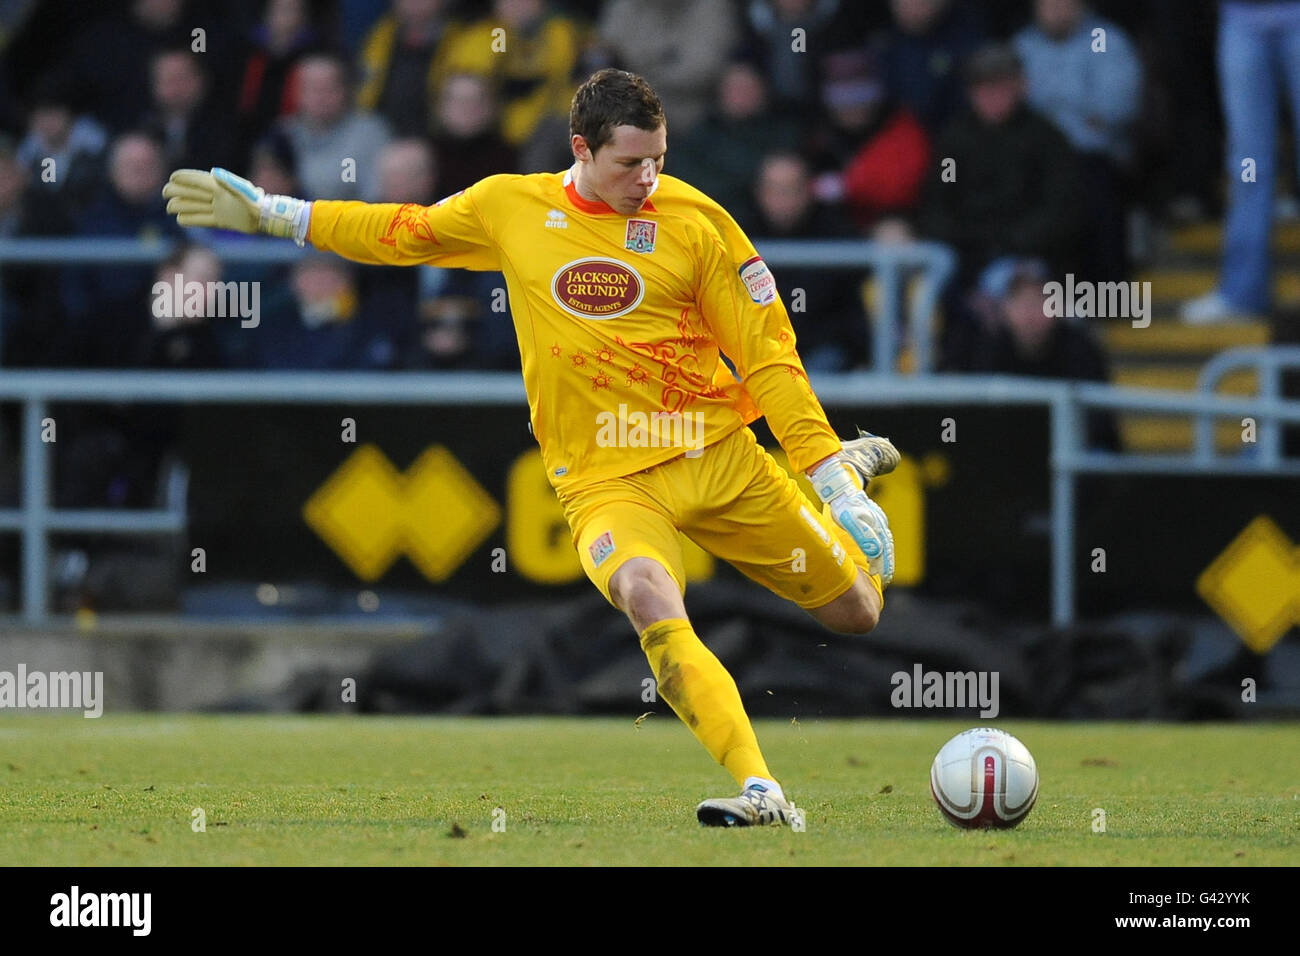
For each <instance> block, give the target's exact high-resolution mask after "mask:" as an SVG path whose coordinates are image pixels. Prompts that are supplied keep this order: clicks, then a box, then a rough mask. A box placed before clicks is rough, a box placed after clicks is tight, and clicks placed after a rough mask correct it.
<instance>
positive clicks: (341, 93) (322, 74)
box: [283, 53, 391, 199]
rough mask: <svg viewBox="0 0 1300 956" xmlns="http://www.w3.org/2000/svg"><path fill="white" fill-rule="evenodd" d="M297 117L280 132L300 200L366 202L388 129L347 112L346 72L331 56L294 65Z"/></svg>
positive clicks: (349, 96) (357, 113)
mask: <svg viewBox="0 0 1300 956" xmlns="http://www.w3.org/2000/svg"><path fill="white" fill-rule="evenodd" d="M296 83H297V88H298V112H297V113H296V114H295V115H294V116H292V117H290V118H289V119H287V120H285V121H284V123H283V129H284V130H285V132H286V133H287V134H288V136H289V141H290V142H291V143H293V148H294V153H295V154H296V155H297V159H298V171H297V172H298V181H299V182H301V183H302V188H303V191H304V193H305V196H304V198H306V199H372V198H373V197H374V195H375V191H376V188H377V185H378V169H377V164H376V161H375V160H376V157H377V156H378V155H379V151H380V150H382V149H383V148H384V144H386V143H387V142H388V140H389V139H390V138H391V134H390V132H389V129H388V124H387V123H386V122H384V120H383V119H381V118H380V117H378V116H375V115H374V114H373V113H367V112H363V111H360V110H356V109H354V108H353V107H352V105H351V104H352V94H351V86H352V83H351V71H350V68H349V66H348V64H347V62H346V61H345V60H343V59H342V58H340V57H339V56H337V55H335V54H328V53H313V54H311V55H309V56H306V57H304V58H303V59H302V60H301V61H300V62H299V64H298V70H297V74H296Z"/></svg>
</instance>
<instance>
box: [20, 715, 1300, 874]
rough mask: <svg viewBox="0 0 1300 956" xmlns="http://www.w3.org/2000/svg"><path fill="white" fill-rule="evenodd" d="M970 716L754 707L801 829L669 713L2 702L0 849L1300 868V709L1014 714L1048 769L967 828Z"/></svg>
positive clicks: (287, 857) (279, 856)
mask: <svg viewBox="0 0 1300 956" xmlns="http://www.w3.org/2000/svg"><path fill="white" fill-rule="evenodd" d="M966 726H969V722H967V723H958V722H950V721H922V720H870V721H817V722H810V721H804V722H800V723H798V724H791V723H783V722H775V721H770V722H768V721H761V722H759V724H758V732H759V739H760V741H762V743H763V745H764V748H765V750H766V753H767V755H768V758H769V761H770V762H771V764H772V767H773V769H774V770H775V771H776V773H777V774H778V776H779V777H780V778H781V779H782V781H783V782H784V783H785V785H786V787H787V789H788V790H789V793H790V795H791V796H792V797H793V798H794V799H795V801H796V803H797V804H798V805H799V806H801V807H803V808H805V810H806V812H807V820H808V823H807V829H806V830H805V831H804V832H802V833H799V832H794V831H792V830H790V829H788V828H785V829H778V828H770V829H762V830H744V831H725V830H704V829H702V828H700V827H699V826H698V825H697V824H696V823H695V818H694V806H695V803H696V802H697V801H698V800H700V799H701V798H704V797H709V796H719V795H729V794H730V793H731V792H732V791H733V790H734V789H735V788H734V786H733V784H732V782H731V780H730V778H729V777H728V776H727V775H726V774H725V773H724V772H723V771H722V770H721V769H720V768H718V767H716V766H715V765H713V763H712V762H711V761H710V760H709V758H708V757H707V755H706V754H705V753H704V751H703V749H702V748H700V747H699V745H698V744H697V743H696V742H695V740H694V739H693V738H692V737H691V736H690V735H689V734H688V733H687V731H686V729H685V728H684V727H682V726H681V725H680V724H678V723H677V721H676V720H675V719H674V718H670V717H665V716H654V717H651V718H649V719H647V720H646V721H645V722H644V723H643V724H642V725H641V727H640V728H636V727H634V726H633V722H632V720H631V719H630V718H629V719H626V720H608V719H606V720H589V719H552V718H537V719H483V718H379V717H297V716H293V717H281V716H274V717H266V716H219V717H215V716H179V715H145V714H141V715H128V716H114V715H109V716H105V717H103V718H100V719H98V720H86V719H83V718H81V717H79V716H77V717H72V716H67V715H49V714H41V715H30V714H14V713H12V712H11V713H9V714H6V715H4V716H3V717H2V718H0V864H5V865H12V864H31V863H41V864H57V865H101V864H113V865H136V864H152V865H157V864H164V865H167V864H181V865H231V864H234V865H240V864H259V865H262V864H272V865H300V864H306V865H318V864H390V863H391V864H604V865H608V864H634V865H646V864H651V865H653V864H781V863H790V864H895V865H933V864H941V865H942V864H960V865H970V864H995V865H1006V864H1013V865H1056V864H1068V865H1147V864H1156V865H1185V864H1201V865H1211V866H1215V865H1243V864H1244V865H1252V864H1275V865H1276V864H1292V865H1294V864H1296V863H1300V797H1298V796H1297V794H1300V733H1298V731H1300V725H1297V724H1294V723H1292V724H1262V725H1240V724H1239V725H1166V724H1114V723H1108V724H1056V723H1029V722H1017V721H1007V722H1005V723H1002V724H999V726H1004V727H1005V729H1007V730H1009V731H1011V732H1012V733H1015V734H1016V735H1017V736H1019V737H1020V738H1021V739H1022V740H1023V741H1024V742H1025V743H1026V744H1027V745H1028V747H1029V748H1030V750H1031V751H1032V752H1033V753H1034V756H1035V758H1036V759H1037V761H1038V766H1039V771H1040V774H1041V779H1042V784H1041V789H1040V792H1039V797H1038V805H1037V806H1036V807H1035V808H1034V810H1033V812H1032V813H1031V814H1030V815H1029V817H1028V818H1027V819H1026V820H1025V822H1024V823H1023V824H1022V825H1021V826H1020V827H1019V828H1018V829H1016V830H1013V831H1000V832H991V831H982V832H975V831H959V830H956V829H954V828H953V827H950V826H949V825H948V824H947V823H945V822H943V820H942V819H941V818H940V816H939V813H938V811H937V810H936V808H935V807H934V804H933V803H932V801H931V799H930V794H929V785H928V770H929V763H930V760H931V759H932V757H933V756H934V753H935V752H936V751H937V750H938V748H939V746H940V745H941V744H942V743H943V742H944V741H945V740H946V739H947V738H948V737H949V736H950V735H951V734H953V733H955V732H956V731H958V730H962V729H964V728H965V727H966ZM498 806H499V807H501V808H503V809H504V811H505V818H504V822H505V831H504V832H493V830H492V821H493V811H494V810H495V808H497V807H498ZM196 807H201V808H203V810H204V811H205V812H206V816H207V829H206V832H202V833H196V832H194V831H193V829H192V827H191V812H192V810H193V809H194V808H196ZM1096 807H1100V808H1102V809H1104V810H1105V812H1106V832H1105V833H1094V832H1093V829H1092V813H1093V809H1094V808H1096ZM453 830H454V831H456V832H457V833H461V834H463V836H452V835H451V834H452V832H453Z"/></svg>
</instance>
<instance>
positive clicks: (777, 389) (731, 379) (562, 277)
mask: <svg viewBox="0 0 1300 956" xmlns="http://www.w3.org/2000/svg"><path fill="white" fill-rule="evenodd" d="M308 238H309V239H310V241H311V242H312V244H313V245H315V246H316V247H317V248H319V249H324V250H330V251H333V252H336V253H339V254H340V255H343V256H345V257H347V258H350V259H355V260H357V261H360V262H367V263H376V264H380V263H383V264H396V265H416V264H428V265H434V266H439V267H443V268H463V269H477V270H500V271H501V272H502V273H504V275H505V278H506V285H507V289H508V293H509V299H510V309H511V312H512V314H513V316H514V323H515V333H516V337H517V339H518V342H519V352H520V357H521V359H522V363H523V374H524V383H525V387H526V390H527V393H528V404H529V412H530V415H531V419H532V425H533V434H534V436H535V437H536V439H537V441H538V443H539V444H540V445H541V450H542V458H543V461H544V462H545V465H546V472H547V476H548V477H549V479H550V481H551V484H552V485H553V486H554V487H555V488H556V489H557V490H566V489H576V488H580V487H583V486H586V485H588V484H591V483H595V482H599V481H601V480H604V479H607V478H612V477H619V476H622V475H628V474H632V473H634V472H637V471H641V470H643V469H645V468H649V467H651V466H653V465H656V464H658V463H660V462H664V461H668V460H670V459H672V458H676V457H677V456H679V455H681V454H683V453H686V454H697V453H698V451H699V449H701V448H703V447H705V446H707V445H711V444H713V443H714V442H716V441H718V440H720V439H722V438H724V437H725V436H726V435H728V434H730V433H731V432H733V431H735V430H736V429H737V428H740V427H741V426H742V425H745V424H747V423H749V422H751V421H753V420H754V419H756V418H758V417H759V416H760V415H766V417H767V419H768V424H769V425H770V427H771V428H772V432H773V434H774V435H775V436H776V438H777V440H778V441H780V442H781V445H782V447H783V448H784V449H785V450H786V453H787V455H788V456H789V458H790V463H791V466H792V467H793V468H795V469H798V470H803V469H805V468H807V467H809V466H810V465H812V464H813V463H815V462H817V461H819V460H820V459H822V458H825V457H826V456H828V455H831V454H834V453H835V452H838V451H839V450H840V441H839V439H838V438H837V437H836V436H835V433H834V432H833V431H832V430H831V428H830V426H829V425H828V424H827V422H826V416H825V414H824V412H823V411H822V408H821V405H820V404H819V403H818V401H817V398H816V396H814V395H813V393H812V390H811V388H810V387H809V385H808V380H807V375H806V374H805V372H804V368H803V365H802V363H801V362H800V361H799V356H798V354H797V353H796V351H795V338H794V333H793V331H792V330H791V328H790V319H789V316H788V314H787V313H786V310H785V306H784V305H783V304H782V303H781V300H780V297H779V296H778V295H777V294H776V287H775V283H774V282H773V280H772V276H771V273H770V272H769V271H768V270H767V266H766V265H765V264H764V263H763V261H762V259H761V258H759V256H758V254H757V252H756V251H755V250H754V247H753V245H752V244H751V243H750V242H749V240H748V239H747V238H746V237H745V235H744V233H743V232H742V231H741V229H740V227H739V226H737V225H736V223H735V222H734V221H733V220H732V218H731V217H730V216H729V215H728V214H727V213H726V211H725V210H723V209H722V208H721V207H720V206H719V205H718V204H717V203H715V202H713V201H712V200H710V199H709V198H708V197H707V196H705V195H704V194H703V193H701V192H699V191H698V190H696V189H694V188H693V187H691V186H689V185H687V184H686V183H684V182H682V181H680V180H677V179H674V178H673V177H671V176H660V177H659V179H658V183H657V187H656V190H655V191H654V193H653V194H652V195H651V197H650V199H648V200H647V201H646V203H645V205H644V206H643V207H642V208H641V210H640V211H639V212H638V213H637V214H636V215H635V216H632V217H627V216H623V215H621V214H619V213H617V212H615V211H614V210H613V209H611V208H610V207H609V206H607V205H605V204H604V203H600V202H592V201H591V200H587V199H584V198H583V197H582V196H580V195H579V194H578V192H577V189H576V188H575V187H574V185H573V183H572V178H571V174H570V173H563V174H561V173H538V174H534V175H528V176H520V175H499V176H490V177H488V178H487V179H484V180H482V181H480V182H478V183H476V184H475V185H473V186H471V187H470V188H469V189H467V190H465V191H463V192H461V193H458V194H456V195H455V196H451V197H448V198H447V199H445V200H443V201H442V202H440V203H438V204H436V205H433V206H421V205H418V204H413V203H408V204H402V205H399V204H395V203H376V204H367V203H359V202H344V201H324V200H322V201H317V202H315V203H313V204H312V210H311V224H310V232H309V235H308ZM721 354H725V355H726V356H727V358H728V359H730V360H731V362H732V363H733V364H734V366H735V369H736V375H739V377H740V380H741V381H743V382H744V384H743V385H742V384H741V381H737V378H736V375H733V374H732V372H731V370H730V369H728V367H727V365H726V364H725V363H724V362H723V361H722V359H721ZM760 409H761V411H760Z"/></svg>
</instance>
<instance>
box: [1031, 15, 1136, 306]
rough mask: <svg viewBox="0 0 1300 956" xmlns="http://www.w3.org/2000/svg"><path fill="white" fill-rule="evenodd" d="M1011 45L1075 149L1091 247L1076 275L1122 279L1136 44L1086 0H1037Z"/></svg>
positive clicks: (1036, 101)
mask: <svg viewBox="0 0 1300 956" xmlns="http://www.w3.org/2000/svg"><path fill="white" fill-rule="evenodd" d="M1098 30H1100V31H1102V33H1101V35H1100V36H1098V35H1097V33H1096V31H1098ZM1099 44H1102V45H1100V46H1099ZM1014 45H1015V47H1016V52H1017V53H1018V54H1019V55H1020V61H1021V63H1022V64H1023V66H1024V71H1025V82H1026V88H1027V93H1026V99H1027V100H1028V102H1029V105H1030V106H1031V107H1033V108H1034V109H1035V110H1037V111H1038V112H1039V113H1040V114H1042V115H1043V116H1045V117H1047V118H1048V119H1049V120H1051V121H1052V122H1053V123H1054V124H1055V125H1056V128H1057V129H1059V130H1060V131H1061V132H1062V133H1063V134H1064V135H1065V138H1066V139H1068V140H1069V141H1070V143H1071V145H1073V146H1074V148H1075V150H1076V151H1077V152H1078V169H1079V175H1080V179H1081V181H1082V186H1083V189H1084V191H1085V193H1086V195H1087V196H1088V202H1087V205H1086V216H1087V219H1088V225H1087V230H1088V235H1087V250H1086V253H1085V255H1084V258H1083V259H1082V260H1081V261H1080V263H1079V267H1078V272H1079V273H1080V274H1081V276H1082V277H1083V278H1087V279H1091V280H1093V281H1097V282H1114V281H1118V280H1120V279H1124V278H1126V277H1127V275H1128V271H1129V268H1128V251H1127V248H1128V243H1127V237H1128V220H1127V216H1126V215H1125V200H1124V195H1125V193H1126V191H1127V187H1126V180H1127V176H1128V173H1129V172H1131V170H1132V164H1133V159H1134V141H1133V126H1134V123H1135V122H1136V121H1137V118H1138V113H1139V110H1140V109H1141V106H1142V64H1141V62H1140V61H1139V60H1138V56H1137V50H1136V48H1135V47H1134V45H1133V41H1132V40H1130V39H1129V37H1128V34H1126V33H1125V32H1124V31H1123V30H1121V29H1120V28H1119V26H1117V25H1116V24H1114V23H1111V22H1110V21H1109V20H1103V19H1102V18H1101V17H1098V16H1097V15H1096V14H1094V13H1093V12H1092V11H1091V10H1090V9H1089V8H1088V5H1087V4H1086V3H1084V2H1083V0H1035V3H1034V22H1033V23H1032V24H1030V25H1029V26H1027V27H1025V28H1024V29H1023V30H1021V31H1020V32H1019V33H1017V34H1016V36H1015V40H1014Z"/></svg>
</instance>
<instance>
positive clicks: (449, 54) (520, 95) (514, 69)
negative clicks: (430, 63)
mask: <svg viewBox="0 0 1300 956" xmlns="http://www.w3.org/2000/svg"><path fill="white" fill-rule="evenodd" d="M498 29H503V30H504V31H505V34H504V36H505V42H506V44H507V46H506V48H505V50H504V51H502V50H501V48H500V46H499V44H498V42H497V41H496V38H495V34H494V32H493V31H495V30H498ZM582 43H583V33H582V30H581V29H580V28H579V27H578V24H577V22H576V21H575V20H573V19H572V18H570V17H568V16H565V15H563V14H560V13H557V12H555V11H553V10H552V9H551V8H550V4H549V3H547V2H546V0H493V3H492V15H491V16H490V17H488V18H486V19H484V20H479V21H478V22H476V23H472V24H470V25H469V26H468V27H466V28H465V29H464V30H462V31H459V32H457V34H456V35H455V36H453V37H451V38H450V39H448V41H447V43H446V45H445V47H444V48H443V49H441V50H439V52H438V62H437V64H436V71H437V77H438V82H439V84H441V82H442V80H443V78H444V77H447V76H450V75H451V74H453V73H477V74H479V75H480V76H486V77H489V78H490V79H491V80H492V82H493V84H494V85H495V87H496V91H497V94H498V97H499V99H500V103H501V138H502V139H504V140H505V141H506V142H507V143H508V144H510V145H511V146H514V147H516V148H519V147H522V146H523V145H524V144H525V143H527V142H528V141H529V140H530V139H531V138H532V137H533V135H534V134H535V133H536V132H537V130H538V127H539V126H540V125H541V124H542V123H543V122H544V121H546V120H547V119H551V118H555V117H563V118H566V119H567V117H568V115H569V102H570V100H571V99H572V97H573V73H574V70H575V68H576V67H577V64H578V55H579V53H580V52H581V49H582Z"/></svg>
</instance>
